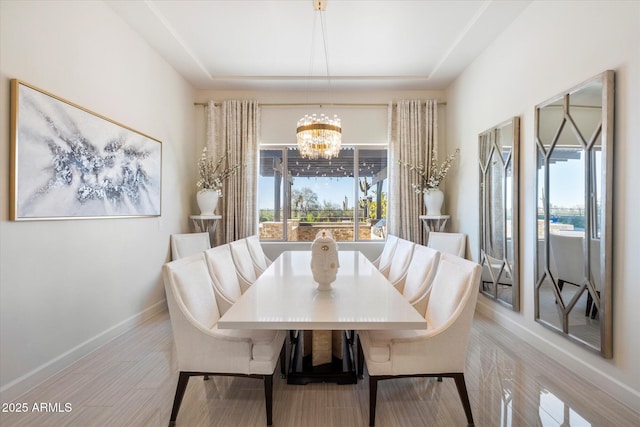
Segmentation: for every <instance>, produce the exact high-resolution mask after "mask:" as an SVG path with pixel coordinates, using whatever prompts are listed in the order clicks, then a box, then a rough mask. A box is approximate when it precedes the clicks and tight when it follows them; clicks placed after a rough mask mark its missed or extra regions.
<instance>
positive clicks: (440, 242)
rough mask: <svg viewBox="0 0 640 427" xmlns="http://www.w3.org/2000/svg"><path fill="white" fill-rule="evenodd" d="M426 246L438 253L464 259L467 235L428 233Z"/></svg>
mask: <svg viewBox="0 0 640 427" xmlns="http://www.w3.org/2000/svg"><path fill="white" fill-rule="evenodd" d="M427 246H429V247H430V248H433V249H435V250H438V251H440V252H446V253H448V254H453V255H457V256H459V257H460V258H464V256H465V251H466V250H467V235H466V234H464V233H444V232H440V231H430V232H429V237H428V241H427Z"/></svg>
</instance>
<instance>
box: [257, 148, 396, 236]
mask: <svg viewBox="0 0 640 427" xmlns="http://www.w3.org/2000/svg"><path fill="white" fill-rule="evenodd" d="M297 148H298V147H297V146H296V145H295V144H259V146H258V164H259V163H260V159H261V156H260V153H261V152H262V150H282V164H283V170H288V166H289V150H291V149H297ZM342 149H351V150H353V151H354V153H353V167H354V168H353V180H354V185H353V197H354V201H355V202H354V209H353V218H352V221H353V223H354V229H353V233H354V236H353V237H354V239H353V242H371V241H376V239H360V221H359V220H358V212H359V208H358V206H357V205H358V202H359V200H360V199H359V195H360V192H359V188H358V184H357V183H358V182H359V180H360V173H359V170H358V167H357V165H358V164H359V163H360V151H361V150H385V151H386V152H387V178H386V179H387V180H388V179H389V174H388V168H389V144H343V145H342V147H341V150H342ZM317 161H326V160H324V159H318V160H317ZM258 167H259V166H258ZM257 179H258V180H260V171H259V170H258V174H257ZM284 182H285V181H284V180H283V183H284ZM387 182H388V181H387ZM282 187H283V188H282V198H283V201H282V211H283V213H282V219H281V222H282V224H283V226H282V238H281V239H279V240H278V239H268V240H263V239H260V241H261V242H288V237H289V236H288V227H287V226H286V224H287V223H288V221H289V219H291V218H290V217H289V212H290V209H289V208H290V200H291V194H290V192H291V186H289V185H284V184H283V186H282ZM258 193H259V192H258ZM388 200H389V188H388V187H387V201H388ZM258 202H259V200H258ZM259 205H260V203H257V209H258V211H257V216H258V227H259V226H260V218H259V217H260V207H259ZM346 242H348V240H347V241H346Z"/></svg>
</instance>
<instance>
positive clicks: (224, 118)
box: [206, 100, 260, 245]
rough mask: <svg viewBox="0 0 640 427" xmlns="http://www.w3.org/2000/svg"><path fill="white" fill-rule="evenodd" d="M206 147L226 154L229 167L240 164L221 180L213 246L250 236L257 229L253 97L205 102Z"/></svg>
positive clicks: (257, 117) (255, 105) (256, 114)
mask: <svg viewBox="0 0 640 427" xmlns="http://www.w3.org/2000/svg"><path fill="white" fill-rule="evenodd" d="M206 109H207V149H208V150H209V152H210V153H212V155H213V156H214V158H216V159H217V158H219V157H220V156H223V155H224V154H225V153H227V152H228V153H229V157H228V158H227V162H228V166H232V165H237V164H242V165H243V167H242V168H241V169H240V171H239V172H238V173H237V174H236V175H233V176H231V177H230V178H229V179H228V180H227V181H225V182H224V184H223V188H222V197H221V198H220V201H219V202H218V209H217V212H218V213H220V215H222V220H220V223H219V225H218V228H217V229H216V242H215V243H216V245H220V244H223V243H228V242H232V241H235V240H238V239H242V238H245V237H248V236H250V235H253V234H255V233H256V230H257V171H258V149H259V147H258V135H259V129H258V126H259V123H260V109H259V106H258V102H257V101H254V100H226V101H223V102H222V103H219V106H216V103H215V102H214V101H209V103H208V104H207V108H206Z"/></svg>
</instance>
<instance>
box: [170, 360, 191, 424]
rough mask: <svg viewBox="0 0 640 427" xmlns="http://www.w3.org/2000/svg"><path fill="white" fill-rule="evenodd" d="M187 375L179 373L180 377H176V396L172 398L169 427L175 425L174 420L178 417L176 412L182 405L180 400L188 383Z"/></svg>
mask: <svg viewBox="0 0 640 427" xmlns="http://www.w3.org/2000/svg"><path fill="white" fill-rule="evenodd" d="M190 376H191V375H189V373H187V372H180V376H179V377H178V386H177V387H176V395H175V397H174V398H173V409H171V418H169V426H170V427H171V426H173V425H175V424H176V418H177V417H178V411H179V410H180V405H181V404H182V398H183V397H184V392H185V390H186V389H187V384H188V383H189V377H190Z"/></svg>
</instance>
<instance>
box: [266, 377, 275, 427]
mask: <svg viewBox="0 0 640 427" xmlns="http://www.w3.org/2000/svg"><path fill="white" fill-rule="evenodd" d="M264 400H265V406H266V408H267V425H268V426H270V425H271V424H272V422H271V413H272V409H273V375H265V376H264Z"/></svg>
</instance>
